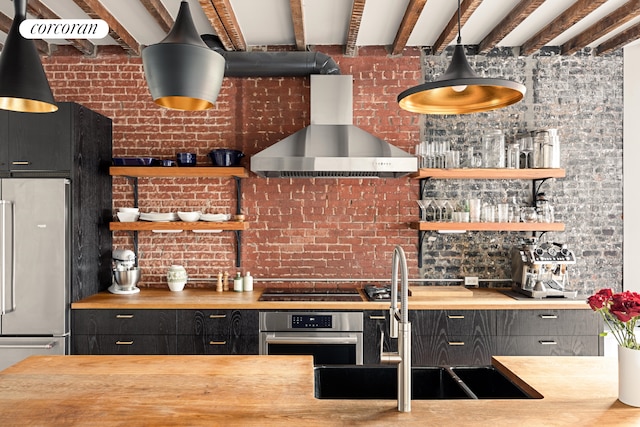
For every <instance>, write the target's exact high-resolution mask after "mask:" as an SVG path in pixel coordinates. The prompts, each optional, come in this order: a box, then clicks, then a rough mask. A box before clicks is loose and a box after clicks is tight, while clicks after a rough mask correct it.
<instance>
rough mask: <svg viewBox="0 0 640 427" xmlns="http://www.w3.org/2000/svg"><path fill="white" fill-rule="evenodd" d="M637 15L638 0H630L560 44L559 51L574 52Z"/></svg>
mask: <svg viewBox="0 0 640 427" xmlns="http://www.w3.org/2000/svg"><path fill="white" fill-rule="evenodd" d="M637 16H640V0H630V1H629V2H627V3H625V4H624V5H622V6H620V7H619V8H618V9H616V10H614V11H613V12H611V13H610V14H608V15H607V16H605V17H604V18H602V19H601V20H599V21H598V22H596V23H595V24H593V25H592V26H590V27H589V28H587V29H586V30H584V31H583V32H582V33H580V34H578V35H577V36H575V37H574V38H572V39H570V40H568V41H567V42H566V43H565V44H563V45H562V46H561V53H562V54H563V55H571V54H573V53H576V52H577V51H579V50H580V49H582V48H583V47H584V46H587V45H588V44H590V43H592V42H594V41H595V40H598V39H599V38H601V37H604V36H606V35H607V34H609V33H610V32H612V31H613V30H615V29H616V28H619V27H620V26H622V25H624V24H626V23H627V22H629V21H631V20H632V19H634V18H635V17H637Z"/></svg>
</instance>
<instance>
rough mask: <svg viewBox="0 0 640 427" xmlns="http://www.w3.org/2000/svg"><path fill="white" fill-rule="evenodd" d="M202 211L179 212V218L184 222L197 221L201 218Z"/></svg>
mask: <svg viewBox="0 0 640 427" xmlns="http://www.w3.org/2000/svg"><path fill="white" fill-rule="evenodd" d="M201 214H202V213H201V212H200V211H197V212H178V218H180V219H181V220H182V221H184V222H196V221H198V220H199V219H200V215H201Z"/></svg>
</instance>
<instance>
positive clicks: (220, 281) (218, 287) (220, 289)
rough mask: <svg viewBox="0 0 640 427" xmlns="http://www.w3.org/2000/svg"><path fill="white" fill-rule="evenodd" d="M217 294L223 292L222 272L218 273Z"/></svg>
mask: <svg viewBox="0 0 640 427" xmlns="http://www.w3.org/2000/svg"><path fill="white" fill-rule="evenodd" d="M216 292H222V272H221V271H219V272H218V283H216Z"/></svg>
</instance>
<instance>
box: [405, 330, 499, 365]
mask: <svg viewBox="0 0 640 427" xmlns="http://www.w3.org/2000/svg"><path fill="white" fill-rule="evenodd" d="M412 341H413V343H412V344H413V348H412V357H411V360H412V363H413V364H414V365H415V366H433V365H487V364H490V363H491V356H492V355H493V354H494V348H495V343H494V339H493V337H490V336H472V335H458V336H446V337H445V336H417V337H414V338H412Z"/></svg>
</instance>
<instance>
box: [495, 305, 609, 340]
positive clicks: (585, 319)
mask: <svg viewBox="0 0 640 427" xmlns="http://www.w3.org/2000/svg"><path fill="white" fill-rule="evenodd" d="M600 328H601V325H600V322H599V319H598V316H597V315H596V314H595V313H594V312H593V311H591V310H499V311H498V312H497V335H536V336H537V335H550V336H556V335H593V336H597V335H598V334H599V333H600V331H601V330H600Z"/></svg>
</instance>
